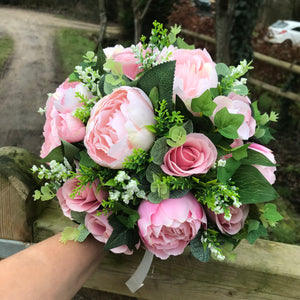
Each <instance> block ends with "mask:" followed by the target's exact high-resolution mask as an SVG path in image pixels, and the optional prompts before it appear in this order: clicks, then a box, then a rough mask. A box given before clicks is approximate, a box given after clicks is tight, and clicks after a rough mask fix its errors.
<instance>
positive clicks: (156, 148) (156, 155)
mask: <svg viewBox="0 0 300 300" xmlns="http://www.w3.org/2000/svg"><path fill="white" fill-rule="evenodd" d="M168 150H169V147H168V145H167V138H166V137H162V138H160V139H158V140H156V142H155V143H154V145H153V146H152V149H151V151H150V155H151V157H153V162H154V163H155V164H157V165H162V164H163V162H164V156H165V154H166V153H167V151H168Z"/></svg>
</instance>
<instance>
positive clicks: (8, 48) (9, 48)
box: [0, 35, 14, 72]
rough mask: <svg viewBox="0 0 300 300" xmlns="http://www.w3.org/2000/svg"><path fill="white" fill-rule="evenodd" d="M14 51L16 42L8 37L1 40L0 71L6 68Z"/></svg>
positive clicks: (5, 36)
mask: <svg viewBox="0 0 300 300" xmlns="http://www.w3.org/2000/svg"><path fill="white" fill-rule="evenodd" d="M13 50H14V41H13V39H12V38H11V37H9V36H8V35H4V36H2V37H1V38H0V71H1V72H2V68H3V67H4V66H5V63H6V62H7V61H8V59H9V58H10V56H11V55H12V53H13Z"/></svg>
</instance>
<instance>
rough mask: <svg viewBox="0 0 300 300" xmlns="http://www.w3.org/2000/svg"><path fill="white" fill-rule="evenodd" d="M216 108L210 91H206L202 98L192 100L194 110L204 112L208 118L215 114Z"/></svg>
mask: <svg viewBox="0 0 300 300" xmlns="http://www.w3.org/2000/svg"><path fill="white" fill-rule="evenodd" d="M216 107H217V104H216V103H215V102H213V100H212V96H211V93H210V90H206V91H205V92H204V93H203V94H202V95H201V96H200V97H198V98H194V99H192V105H191V108H192V110H193V111H194V112H202V113H203V114H204V115H205V116H207V117H209V116H211V115H212V114H213V112H214V110H215V108H216Z"/></svg>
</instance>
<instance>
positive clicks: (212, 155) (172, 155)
mask: <svg viewBox="0 0 300 300" xmlns="http://www.w3.org/2000/svg"><path fill="white" fill-rule="evenodd" d="M216 159H217V149H216V147H215V145H214V144H213V143H212V142H211V140H210V139H209V138H208V137H206V136H205V135H204V134H201V133H190V134H188V135H187V137H186V142H185V143H184V144H183V145H182V146H180V147H174V148H171V149H170V150H169V151H168V152H167V153H166V155H165V157H164V164H163V165H161V168H162V170H163V171H164V172H165V173H166V174H168V175H174V176H182V177H187V176H190V175H193V174H204V173H207V171H208V170H209V169H210V168H211V167H212V166H213V164H214V163H215V161H216Z"/></svg>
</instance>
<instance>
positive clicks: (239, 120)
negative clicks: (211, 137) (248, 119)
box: [214, 107, 244, 139]
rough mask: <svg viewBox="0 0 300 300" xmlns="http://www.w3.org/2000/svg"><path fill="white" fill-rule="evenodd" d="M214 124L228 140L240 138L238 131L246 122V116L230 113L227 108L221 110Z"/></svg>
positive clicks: (216, 115)
mask: <svg viewBox="0 0 300 300" xmlns="http://www.w3.org/2000/svg"><path fill="white" fill-rule="evenodd" d="M214 122H215V125H216V127H217V128H218V129H219V132H220V133H221V134H222V135H223V136H224V137H226V138H228V139H237V138H238V137H239V135H238V133H237V130H238V129H239V127H240V126H241V125H242V124H243V122H244V116H243V115H239V114H231V113H229V111H228V109H227V108H226V107H223V108H222V109H221V110H219V111H218V112H217V113H216V114H215V117H214Z"/></svg>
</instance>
